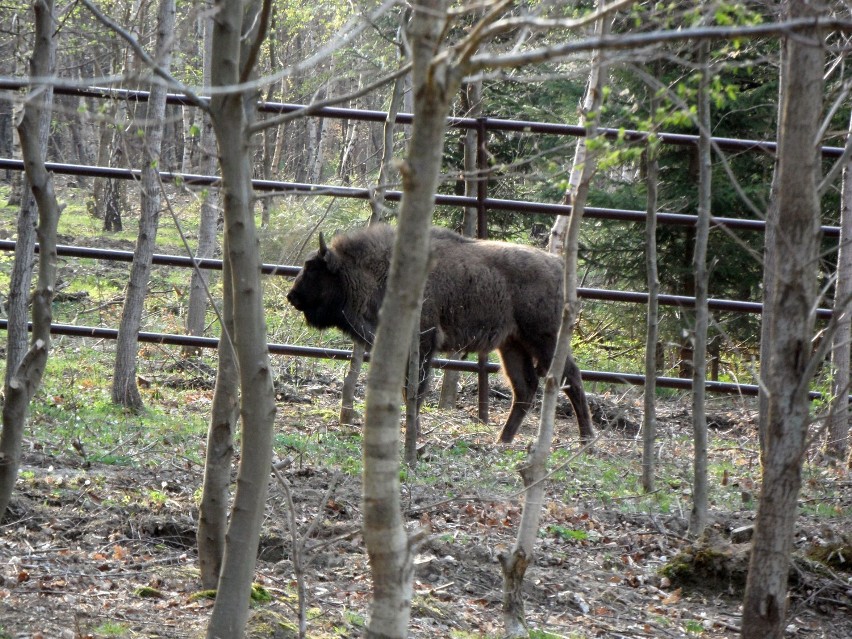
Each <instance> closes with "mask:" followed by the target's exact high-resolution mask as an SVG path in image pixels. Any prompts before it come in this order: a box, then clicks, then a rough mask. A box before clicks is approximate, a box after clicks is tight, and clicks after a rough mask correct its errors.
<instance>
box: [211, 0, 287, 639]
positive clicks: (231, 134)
mask: <svg viewBox="0 0 852 639" xmlns="http://www.w3.org/2000/svg"><path fill="white" fill-rule="evenodd" d="M266 6H268V5H266ZM215 11H216V13H215V16H216V17H215V21H214V23H215V26H214V30H213V47H212V50H213V59H212V64H211V75H212V85H213V87H219V88H227V87H235V86H236V85H238V84H239V83H241V82H243V81H245V80H248V79H249V78H250V77H251V76H252V73H251V72H252V69H251V68H250V66H249V65H250V64H253V62H254V60H255V59H256V56H253V55H250V54H251V53H256V51H257V47H258V46H259V44H260V41H261V40H262V39H263V37H264V36H265V32H264V29H262V28H258V27H264V26H265V19H264V17H263V16H264V15H265V14H261V13H260V9H259V7H258V6H257V5H256V4H253V3H251V2H246V3H243V2H233V1H231V0H216V2H215ZM244 29H245V30H246V32H245V33H244ZM256 101H257V96H256V95H255V94H254V93H249V92H239V93H238V92H232V93H219V94H217V95H215V96H214V97H213V98H212V99H211V101H210V116H211V120H212V122H213V128H214V130H215V132H216V139H217V141H218V148H219V163H220V166H221V168H222V193H223V207H224V215H225V241H224V244H225V247H224V248H225V250H224V259H225V260H227V261H228V263H229V268H230V279H231V281H230V288H226V289H225V290H226V291H230V293H231V295H232V299H231V302H230V303H231V305H232V308H233V311H234V327H233V334H232V335H231V337H232V341H233V345H234V349H235V353H236V367H237V370H238V374H239V388H240V420H241V424H242V436H241V457H240V466H239V471H238V473H237V487H236V490H235V492H234V502H233V506H232V509H231V516H230V523H229V525H228V531H227V534H226V537H225V552H224V555H223V558H222V568H221V571H220V573H219V583H218V588H217V594H216V603H215V604H214V607H213V613H212V615H211V618H210V624H209V625H208V627H207V638H208V639H240V638H241V637H243V635H244V633H245V625H246V621H247V619H248V612H249V601H250V595H251V584H252V580H253V578H254V571H255V565H256V562H257V548H258V543H259V540H260V529H261V523H262V521H263V513H264V508H265V504H266V495H267V491H268V488H269V476H270V467H271V462H272V425H273V422H274V418H275V393H274V391H273V387H272V371H271V368H270V364H269V353H268V346H267V341H266V320H265V317H264V312H263V290H262V287H261V281H260V246H259V241H258V237H257V229H256V228H255V221H254V213H253V208H254V207H253V192H252V186H251V179H252V164H251V155H250V151H251V146H250V143H249V142H250V133H249V126H250V122H251V120H252V118H253V115H254V109H255V105H256ZM220 379H222V378H221V377H220V378H217V381H218V380H220Z"/></svg>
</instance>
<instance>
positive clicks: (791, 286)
mask: <svg viewBox="0 0 852 639" xmlns="http://www.w3.org/2000/svg"><path fill="white" fill-rule="evenodd" d="M787 9H788V11H787V15H788V17H789V18H790V19H796V18H804V17H818V16H820V15H824V12H825V7H824V6H822V5H813V4H811V3H808V2H805V1H804V0H790V1H789V2H788V5H787ZM784 48H785V49H786V53H785V55H784V66H783V68H782V77H781V87H782V89H781V102H780V104H779V118H778V121H779V123H780V125H779V139H778V164H777V171H778V175H777V180H776V183H777V187H778V190H777V207H778V215H777V218H774V219H772V220H771V223H772V224H774V225H776V226H777V228H776V229H775V233H774V235H773V244H772V245H771V246H769V247H768V249H769V251H770V253H769V254H768V255H767V257H766V259H767V268H769V269H770V272H769V276H770V277H771V280H772V282H773V284H774V288H775V290H774V294H773V295H772V300H771V304H770V305H768V306H767V305H764V311H765V312H766V313H767V315H766V318H765V321H766V322H768V324H769V325H768V336H769V340H770V342H769V346H768V348H767V355H768V360H767V361H762V362H761V382H762V384H763V386H764V387H765V389H766V393H765V397H766V411H767V413H766V414H765V415H761V423H760V426H761V429H763V433H762V441H763V444H764V446H765V450H763V451H762V452H763V455H762V461H763V464H764V465H763V472H762V480H761V486H762V488H761V497H760V502H759V505H758V509H757V518H756V522H755V532H754V538H753V540H752V552H751V559H750V562H749V571H748V581H747V584H746V592H745V598H744V601H743V619H742V636H743V637H744V638H745V639H758V638H759V639H781V638H782V637H783V636H784V628H785V625H786V612H787V603H786V602H787V575H788V573H789V567H790V564H789V562H790V552H791V550H792V546H793V530H794V526H795V522H796V513H797V503H796V502H797V498H798V494H799V489H800V487H801V470H802V460H803V455H804V453H805V450H806V444H807V439H806V436H807V427H808V408H809V407H808V395H807V392H808V383H809V381H810V378H811V376H812V374H813V369H814V368H815V366H814V363H813V361H812V356H811V350H812V349H811V340H812V338H813V328H814V308H815V306H816V304H815V301H816V277H815V274H814V265H815V264H816V263H817V259H818V256H819V224H820V208H819V198H818V194H817V184H818V177H819V172H820V154H819V140H818V139H817V132H818V131H819V118H820V114H821V111H822V96H823V86H824V85H823V77H822V72H823V59H824V48H823V38H822V33H821V32H820V31H819V29H817V28H813V29H810V30H802V31H798V32H797V33H796V34H795V36H793V35H787V36H785V38H784Z"/></svg>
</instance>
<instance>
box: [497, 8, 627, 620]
mask: <svg viewBox="0 0 852 639" xmlns="http://www.w3.org/2000/svg"><path fill="white" fill-rule="evenodd" d="M611 24H612V18H611V17H605V18H602V19H600V20H598V21H597V23H596V25H595V26H596V33H597V34H598V35H603V34H605V33H607V32H608V31H609V28H610V26H611ZM591 66H592V71H591V73H590V74H589V85H588V87H587V89H586V91H587V93H586V98H585V99H584V109H583V113H582V119H583V124H584V125H585V127H586V140H593V139H594V138H595V136H596V135H597V127H598V122H599V118H600V110H601V109H600V108H601V105H602V103H603V87H604V83H605V78H606V56H605V55H604V53H603V51H596V52H595V53H594V55H593V58H592V62H591ZM588 147H589V145H588V144H587V143H585V142H583V141H582V138H581V139H580V140H579V141H578V142H577V149H576V152H575V155H574V164H573V167H572V169H571V177H570V180H569V184H570V185H571V186H570V187H569V188H570V193H569V194H568V197H570V200H571V204H572V208H571V216H570V219H569V220H568V221H567V226H564V234H561V235H560V239H559V240H558V242H559V243H558V246H559V247H560V249H561V251H562V253H561V254H562V258H563V261H564V274H563V278H564V279H563V288H564V291H565V299H564V302H563V307H562V323H561V324H560V326H559V334H558V336H557V341H556V350H555V353H554V355H553V361H552V363H551V364H550V369H549V370H548V371H547V375H545V378H544V393H543V395H542V402H541V417H540V420H539V429H538V437H537V438H536V442H535V445H534V446H533V448H532V449H531V450H530V454H529V458H528V461H527V464H526V465H525V466H524V467H523V468H521V470H520V473H521V477H522V478H523V481H524V486H525V487H526V494H525V497H524V508H523V513H522V515H521V524H520V526H518V536H517V539H516V541H515V545H514V546H513V548H512V550H511V551H510V552H508V553H501V554H500V555H499V559H500V564H501V567H502V569H503V609H502V612H503V623H504V626H505V630H506V636H507V637H527V636H528V635H529V631H528V629H527V624H526V615H525V612H524V600H523V582H524V576H525V574H526V569H527V567H528V566H529V564H530V563H531V562H532V561H533V557H534V554H535V542H536V539H537V537H538V531H539V522H540V520H541V510H542V506H543V504H544V492H545V482H544V477H545V474H546V471H547V461H548V459H549V457H550V448H551V444H552V441H553V425H554V421H555V419H556V403H557V398H558V396H559V391H560V390H561V387H562V382H563V377H564V372H565V370H566V366H567V365H571V366H573V357H572V355H571V335H572V333H573V332H574V324H575V323H576V322H577V317H578V316H579V310H580V300H579V297H578V296H577V256H578V251H579V246H580V225H581V222H582V220H583V213H584V211H585V208H586V200H587V197H588V194H589V184H590V182H591V179H592V176H593V175H594V172H595V167H596V157H595V153H594V152H591V151H589V150H588ZM557 226H558V227H559V228H563V225H556V224H555V225H554V227H557ZM551 249H552V247H551ZM578 421H579V419H578ZM590 423H591V422H590ZM588 435H589V436H591V435H592V434H591V433H588Z"/></svg>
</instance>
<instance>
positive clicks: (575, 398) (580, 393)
mask: <svg viewBox="0 0 852 639" xmlns="http://www.w3.org/2000/svg"><path fill="white" fill-rule="evenodd" d="M562 378H563V380H564V384H565V394H566V395H567V396H568V399H569V400H570V401H571V406H573V407H574V415H576V417H577V427H578V428H579V429H580V442H581V443H583V444H588V443H590V442H591V441H592V440H593V439H594V438H595V427H594V426H593V425H592V413H591V411H590V410H589V400H588V399H587V398H586V391H585V389H584V388H583V379H582V377H580V367H579V366H577V363H576V362H575V361H574V358H573V357H571V355H570V354H569V355H568V359H567V360H566V361H565V369H564V372H563V374H562Z"/></svg>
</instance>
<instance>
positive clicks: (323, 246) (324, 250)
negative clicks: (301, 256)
mask: <svg viewBox="0 0 852 639" xmlns="http://www.w3.org/2000/svg"><path fill="white" fill-rule="evenodd" d="M326 253H328V246H326V244H325V238H324V237H323V235H322V231H320V234H319V256H320V257H325V254H326Z"/></svg>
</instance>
